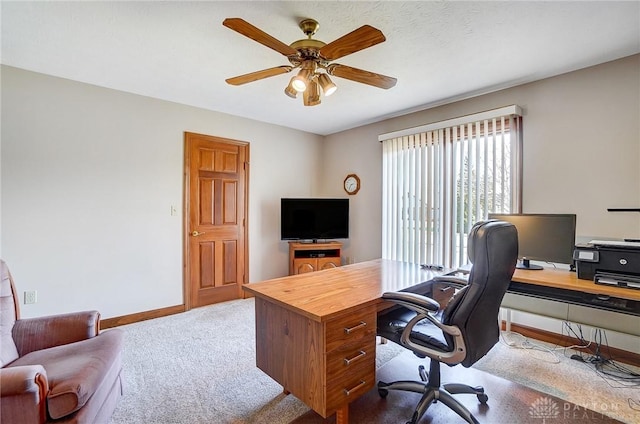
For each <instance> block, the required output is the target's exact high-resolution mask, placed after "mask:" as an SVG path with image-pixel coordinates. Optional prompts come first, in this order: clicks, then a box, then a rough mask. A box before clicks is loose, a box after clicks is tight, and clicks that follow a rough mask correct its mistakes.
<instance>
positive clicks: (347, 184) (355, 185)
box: [343, 174, 360, 195]
mask: <svg viewBox="0 0 640 424" xmlns="http://www.w3.org/2000/svg"><path fill="white" fill-rule="evenodd" d="M343 187H344V191H346V192H347V194H350V195H351V194H356V193H357V192H358V190H360V177H358V176H357V175H356V174H349V175H347V177H346V178H345V179H344V186H343Z"/></svg>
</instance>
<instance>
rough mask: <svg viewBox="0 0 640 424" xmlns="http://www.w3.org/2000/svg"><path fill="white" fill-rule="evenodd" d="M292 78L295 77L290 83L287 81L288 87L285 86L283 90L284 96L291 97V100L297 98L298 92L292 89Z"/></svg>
mask: <svg viewBox="0 0 640 424" xmlns="http://www.w3.org/2000/svg"><path fill="white" fill-rule="evenodd" d="M294 78H295V77H293V78H291V81H289V85H287V87H286V88H285V89H284V94H286V95H287V96H289V97H291V98H292V99H295V98H296V97H298V90H296V89H295V88H293V82H294V81H293V80H294Z"/></svg>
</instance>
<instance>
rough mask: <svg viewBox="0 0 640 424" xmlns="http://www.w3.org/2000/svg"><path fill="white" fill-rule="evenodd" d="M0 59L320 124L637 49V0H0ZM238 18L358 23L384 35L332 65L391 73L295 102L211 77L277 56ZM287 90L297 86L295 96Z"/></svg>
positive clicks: (326, 32) (288, 23) (267, 89)
mask: <svg viewBox="0 0 640 424" xmlns="http://www.w3.org/2000/svg"><path fill="white" fill-rule="evenodd" d="M1 7H2V8H1V9H0V13H1V15H2V50H1V60H2V63H3V64H6V65H10V66H15V67H18V68H23V69H27V70H32V71H36V72H42V73H45V74H50V75H54V76H58V77H63V78H68V79H72V80H77V81H82V82H86V83H90V84H95V85H98V86H103V87H109V88H113V89H117V90H122V91H127V92H131V93H136V94H141V95H145V96H150V97H154V98H159V99H164V100H169V101H173V102H178V103H183V104H187V105H192V106H197V107H200V108H204V109H210V110H214V111H220V112H225V113H229V114H233V115H238V116H243V117H247V118H251V119H255V120H258V121H264V122H270V123H273V124H277V125H283V126H286V127H290V128H296V129H300V130H304V131H308V132H311V133H316V134H321V135H327V134H331V133H334V132H338V131H342V130H345V129H349V128H353V127H356V126H360V125H363V124H366V123H370V122H375V121H378V120H381V119H385V118H388V117H391V116H397V115H400V114H403V113H406V112H409V111H415V110H420V109H424V108H427V107H431V106H435V105H439V104H443V103H447V102H450V101H454V100H458V99H463V98H467V97H470V96H473V95H478V94H482V93H487V92H491V91H495V90H497V89H501V88H506V87H511V86H514V85H518V84H522V83H526V82H530V81H535V80H538V79H541V78H546V77H549V76H553V75H558V74H561V73H565V72H569V71H572V70H576V69H579V68H584V67H587V66H591V65H595V64H599V63H603V62H607V61H611V60H614V59H618V58H621V57H625V56H629V55H632V54H636V53H639V52H640V2H639V1H624V2H613V1H603V2H582V1H570V2H560V1H544V2H542V1H511V2H496V1H474V2H458V1H456V2H449V1H438V2H435V1H422V2H418V1H412V2H397V1H378V2H361V1H351V2H347V1H340V2H327V1H313V2H308V1H250V2H244V1H229V2H221V1H209V2H186V1H174V2H150V1H147V2H92V1H86V2H58V1H49V2H29V1H19V2H9V1H4V0H3V1H2V3H1ZM227 17H239V18H243V19H245V20H246V21H248V22H250V23H252V24H253V25H255V26H257V27H258V28H260V29H262V30H263V31H265V32H267V33H268V34H270V35H272V36H273V37H275V38H277V39H279V40H281V41H283V42H284V43H286V44H290V43H291V42H293V41H295V40H298V39H301V38H304V34H302V32H301V31H300V29H299V28H298V22H299V21H300V20H301V19H302V18H307V17H310V18H314V19H316V20H317V21H318V22H319V23H320V29H319V31H318V32H317V34H316V35H315V36H314V38H316V39H319V40H322V41H324V42H326V43H329V42H331V41H333V40H335V39H336V38H338V37H340V36H342V35H344V34H346V33H348V32H351V31H352V30H354V29H356V28H358V27H360V26H362V25H364V24H369V25H372V26H374V27H376V28H378V29H380V30H381V31H382V32H383V33H384V35H385V36H386V38H387V40H386V41H385V42H384V43H381V44H378V45H376V46H373V47H370V48H368V49H365V50H362V51H360V52H357V53H354V54H352V55H349V56H345V57H343V58H341V59H338V60H336V63H341V64H344V65H348V66H352V67H356V68H360V69H364V70H368V71H372V72H376V73H381V74H384V75H389V76H392V77H395V78H397V79H398V83H397V85H396V86H395V87H394V88H391V89H390V90H382V89H379V88H375V87H371V86H369V85H364V84H359V83H356V82H352V81H349V80H345V79H340V78H337V77H334V78H333V80H334V82H335V83H336V84H337V85H338V91H336V93H335V94H333V96H331V97H328V98H323V102H322V104H321V105H318V106H313V107H305V106H303V104H302V100H301V99H300V98H299V99H296V100H294V99H291V98H289V97H287V96H286V95H285V94H284V92H283V90H284V88H285V86H286V85H287V83H288V81H289V78H290V77H291V74H285V75H279V76H275V77H271V78H268V79H264V80H260V81H256V82H253V83H249V84H245V85H242V86H230V85H228V84H226V83H225V81H224V80H225V79H226V78H229V77H232V76H237V75H241V74H245V73H249V72H253V71H257V70H261V69H265V68H270V67H274V66H279V65H287V64H288V61H287V59H286V57H284V56H282V55H280V54H279V53H277V52H275V51H273V50H271V49H269V48H267V47H265V46H263V45H261V44H258V43H257V42H255V41H253V40H251V39H249V38H246V37H244V36H242V35H240V34H238V33H236V32H234V31H232V30H230V29H228V28H225V27H223V26H222V21H223V20H224V19H225V18H227ZM299 97H300V96H299Z"/></svg>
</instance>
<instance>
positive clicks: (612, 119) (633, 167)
mask: <svg viewBox="0 0 640 424" xmlns="http://www.w3.org/2000/svg"><path fill="white" fill-rule="evenodd" d="M511 104H516V105H519V106H521V107H522V109H523V113H524V118H523V128H524V134H523V140H524V141H523V143H524V147H523V167H524V176H523V183H524V186H523V211H524V212H529V213H534V212H539V213H575V214H577V234H578V236H580V237H585V238H590V237H595V236H599V237H617V238H624V237H635V238H638V237H640V213H637V212H636V213H610V212H607V208H612V207H635V208H637V207H640V55H635V56H631V57H628V58H625V59H622V60H618V61H614V62H610V63H606V64H603V65H600V66H595V67H591V68H587V69H583V70H580V71H576V72H571V73H568V74H564V75H560V76H557V77H554V78H549V79H545V80H542V81H538V82H534V83H531V84H526V85H521V86H518V87H514V88H510V89H507V90H502V91H498V92H495V93H491V94H487V95H484V96H478V97H475V98H471V99H468V100H464V101H460V102H456V103H452V104H448V105H445V106H441V107H437V108H432V109H428V110H424V111H421V112H415V113H412V114H409V115H404V116H400V117H397V118H393V119H389V120H386V121H383V122H379V123H375V124H370V125H367V126H363V127H359V128H356V129H353V130H349V131H344V132H341V133H337V134H333V135H330V136H328V137H326V140H325V144H324V150H323V152H324V175H325V178H324V179H323V182H324V183H325V185H324V187H323V192H324V193H325V194H327V195H338V194H341V193H344V192H343V191H342V186H341V183H342V180H343V179H344V176H345V175H347V174H348V173H351V172H355V173H357V174H358V175H359V176H360V178H361V180H362V189H361V190H360V192H359V193H358V194H357V195H356V196H354V197H353V198H352V202H351V203H352V208H353V209H354V210H355V211H356V214H355V216H354V217H353V220H354V221H355V222H352V224H353V232H352V234H351V236H352V237H351V243H350V245H349V246H348V248H347V249H346V253H347V255H350V256H353V257H355V258H356V259H357V260H367V259H372V258H377V257H379V256H380V253H381V245H380V244H381V238H382V236H381V222H382V218H381V204H382V193H381V178H382V176H381V172H382V169H381V164H382V146H381V144H380V143H379V142H378V135H379V134H384V133H388V132H392V131H397V130H401V129H405V128H412V127H416V126H420V125H424V124H428V123H432V122H437V121H441V120H445V119H450V118H456V117H459V116H464V115H468V114H473V113H476V112H481V111H485V110H489V109H494V108H498V107H501V106H506V105H511Z"/></svg>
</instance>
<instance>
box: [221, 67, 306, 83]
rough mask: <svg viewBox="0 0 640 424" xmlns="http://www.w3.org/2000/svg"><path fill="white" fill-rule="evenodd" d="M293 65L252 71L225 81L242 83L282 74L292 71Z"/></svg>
mask: <svg viewBox="0 0 640 424" xmlns="http://www.w3.org/2000/svg"><path fill="white" fill-rule="evenodd" d="M292 69H293V66H276V67H275V68H269V69H263V70H262V71H256V72H251V73H249V74H244V75H239V76H237V77H233V78H228V79H226V80H225V81H226V82H227V84H231V85H242V84H246V83H248V82H253V81H258V80H261V79H263V78H269V77H273V76H276V75H280V74H286V73H287V72H291V70H292Z"/></svg>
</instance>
